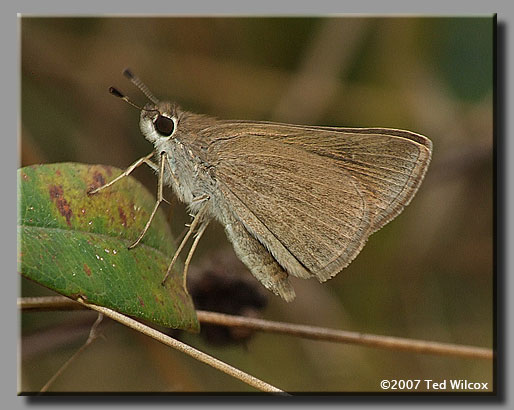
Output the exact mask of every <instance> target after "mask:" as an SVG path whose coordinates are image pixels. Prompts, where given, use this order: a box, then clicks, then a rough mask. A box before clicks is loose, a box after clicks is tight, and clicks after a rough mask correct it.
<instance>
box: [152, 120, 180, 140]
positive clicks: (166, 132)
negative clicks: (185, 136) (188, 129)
mask: <svg viewBox="0 0 514 410" xmlns="http://www.w3.org/2000/svg"><path fill="white" fill-rule="evenodd" d="M153 125H154V127H155V130H156V131H157V132H158V133H159V134H161V135H162V136H164V137H169V136H170V135H171V134H173V130H174V128H175V123H174V122H173V120H172V119H171V118H168V117H165V116H164V115H159V116H158V117H157V119H156V120H155V121H154V122H153Z"/></svg>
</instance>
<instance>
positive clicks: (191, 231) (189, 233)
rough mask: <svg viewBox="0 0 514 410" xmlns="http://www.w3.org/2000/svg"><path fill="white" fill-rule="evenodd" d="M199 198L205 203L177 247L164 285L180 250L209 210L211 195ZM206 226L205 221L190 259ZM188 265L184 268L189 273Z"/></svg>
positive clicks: (190, 252)
mask: <svg viewBox="0 0 514 410" xmlns="http://www.w3.org/2000/svg"><path fill="white" fill-rule="evenodd" d="M199 200H201V201H205V203H204V204H203V205H202V207H201V208H200V210H199V211H198V213H197V214H196V215H195V217H194V219H193V222H192V223H191V225H190V226H189V230H188V231H187V233H186V235H185V236H184V239H182V242H181V243H180V245H179V247H178V248H177V250H176V252H175V255H173V258H172V260H171V262H170V265H169V266H168V270H167V271H166V275H164V279H163V280H162V282H161V284H162V285H164V284H165V282H166V279H168V276H169V275H170V273H171V268H172V267H173V265H174V264H175V262H176V261H177V259H178V256H179V255H180V252H182V249H184V246H185V245H186V243H187V241H188V239H189V237H190V236H191V235H192V233H193V232H194V230H195V228H196V227H197V225H198V224H199V223H200V222H201V220H202V218H203V216H204V215H205V212H206V211H207V207H208V205H209V197H208V196H206V197H201V198H199ZM205 228H207V223H206V222H205V221H204V223H203V224H202V226H201V227H200V230H199V231H198V235H197V237H196V238H195V242H196V244H195V243H193V245H192V246H191V250H190V251H189V255H188V259H189V260H191V257H192V256H193V253H192V252H194V250H195V248H196V245H197V244H198V241H199V240H200V237H201V236H202V235H203V232H204V231H205ZM186 262H187V261H186ZM187 265H189V262H187ZM187 265H184V270H185V272H184V273H187V270H186V269H187ZM185 280H186V278H185V275H184V282H185Z"/></svg>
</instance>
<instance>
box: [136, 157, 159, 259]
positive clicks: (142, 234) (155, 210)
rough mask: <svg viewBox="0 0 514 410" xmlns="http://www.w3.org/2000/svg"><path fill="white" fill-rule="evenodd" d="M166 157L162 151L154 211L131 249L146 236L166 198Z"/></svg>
mask: <svg viewBox="0 0 514 410" xmlns="http://www.w3.org/2000/svg"><path fill="white" fill-rule="evenodd" d="M166 158H167V155H166V153H165V152H161V155H160V157H159V173H158V180H157V201H156V202H155V206H154V208H153V211H152V213H151V214H150V218H148V222H146V225H145V227H144V228H143V231H142V232H141V233H140V234H139V237H138V238H137V239H136V241H135V242H134V243H133V244H132V245H130V246H129V247H128V248H129V249H133V248H135V247H136V246H137V245H138V244H139V242H141V239H143V236H145V234H146V232H147V231H148V228H150V224H151V223H152V220H153V218H154V216H155V214H156V212H157V209H158V208H159V205H160V204H161V202H162V201H164V198H163V196H162V191H163V184H164V164H165V163H166Z"/></svg>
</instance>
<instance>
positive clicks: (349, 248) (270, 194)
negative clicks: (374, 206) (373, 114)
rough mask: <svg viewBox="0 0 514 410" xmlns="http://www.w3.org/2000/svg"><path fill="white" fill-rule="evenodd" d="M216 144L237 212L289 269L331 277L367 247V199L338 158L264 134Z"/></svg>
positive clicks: (224, 187) (224, 185)
mask: <svg viewBox="0 0 514 410" xmlns="http://www.w3.org/2000/svg"><path fill="white" fill-rule="evenodd" d="M209 150H210V155H211V156H212V158H216V162H215V163H214V165H215V169H216V179H217V181H218V188H219V190H220V191H221V193H222V194H223V195H224V197H225V199H226V200H228V201H230V203H231V208H232V210H233V212H234V214H235V215H236V217H237V218H238V219H239V220H240V221H241V222H242V223H243V224H244V225H245V227H246V228H247V229H248V231H249V232H250V233H251V234H252V235H254V236H255V237H256V238H257V239H258V240H259V241H260V242H261V243H263V244H264V246H266V248H268V249H269V250H270V252H271V253H272V254H273V256H274V257H275V259H276V260H277V262H278V263H279V264H280V265H281V266H283V267H284V269H285V270H286V271H288V272H289V273H291V274H293V275H295V276H301V277H304V276H308V275H309V274H311V275H315V276H316V277H318V279H320V280H326V279H328V278H330V277H331V276H333V275H335V274H336V273H337V272H339V271H340V270H341V269H342V268H343V267H345V266H347V265H348V264H349V263H350V262H351V261H352V260H353V258H354V257H355V256H356V255H357V254H358V252H359V251H360V250H361V248H362V246H363V245H364V243H365V241H366V238H367V237H368V235H369V233H370V229H371V226H372V225H371V224H372V220H371V219H370V215H369V209H368V206H367V202H368V199H367V198H366V192H365V191H364V190H363V189H362V186H361V184H360V183H359V181H358V180H357V179H356V178H355V177H354V176H352V175H351V174H350V173H348V172H347V171H346V170H345V169H344V168H343V167H341V166H340V165H339V163H338V161H337V160H336V159H333V158H330V157H327V156H323V155H319V154H318V153H313V152H309V151H307V150H304V149H302V148H300V147H297V146H295V145H294V144H284V143H283V142H281V141H278V140H274V139H270V138H267V137H265V136H261V135H238V136H237V137H233V138H224V139H219V140H218V142H216V143H214V144H211V145H210V147H209ZM298 265H300V267H298ZM302 267H303V271H302ZM305 271H307V274H306V275H305V274H304V272H305Z"/></svg>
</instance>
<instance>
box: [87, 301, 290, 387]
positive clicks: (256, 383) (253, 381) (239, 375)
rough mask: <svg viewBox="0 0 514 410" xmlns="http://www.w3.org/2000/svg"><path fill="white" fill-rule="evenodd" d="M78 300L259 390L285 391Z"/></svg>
mask: <svg viewBox="0 0 514 410" xmlns="http://www.w3.org/2000/svg"><path fill="white" fill-rule="evenodd" d="M78 302H79V303H80V304H82V305H83V306H85V307H87V308H88V309H92V310H96V311H97V312H100V313H102V314H103V315H104V316H107V317H109V318H111V319H113V320H116V321H117V322H119V323H121V324H124V325H125V326H127V327H130V328H132V329H134V330H137V331H138V332H141V333H143V334H145V335H147V336H150V337H151V338H153V339H155V340H157V341H159V342H161V343H163V344H165V345H166V346H169V347H172V348H174V349H177V350H179V351H181V352H182V353H185V354H187V355H189V356H191V357H193V358H194V359H196V360H198V361H200V362H203V363H205V364H208V365H209V366H211V367H214V368H215V369H218V370H220V371H222V372H224V373H226V374H228V375H230V376H232V377H234V378H236V379H239V380H241V381H242V382H244V383H246V384H248V385H250V386H253V387H255V388H256V389H258V390H261V391H263V392H268V393H284V391H282V390H280V389H278V388H276V387H275V386H272V385H271V384H268V383H266V382H264V381H262V380H260V379H257V378H256V377H254V376H251V375H249V374H248V373H245V372H243V371H241V370H239V369H236V368H235V367H233V366H230V365H229V364H226V363H224V362H222V361H221V360H219V359H216V358H215V357H212V356H209V355H208V354H206V353H204V352H202V351H200V350H197V349H195V348H194V347H191V346H189V345H187V344H185V343H182V342H180V341H179V340H176V339H173V338H172V337H170V336H167V335H165V334H163V333H161V332H159V331H157V330H155V329H153V328H151V327H149V326H146V325H144V324H142V323H140V322H138V321H137V320H134V319H132V318H130V317H128V316H125V315H122V314H121V313H118V312H115V311H114V310H111V309H108V308H105V307H103V306H97V305H92V304H89V303H86V302H84V301H82V300H81V299H80V298H79V299H78Z"/></svg>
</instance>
